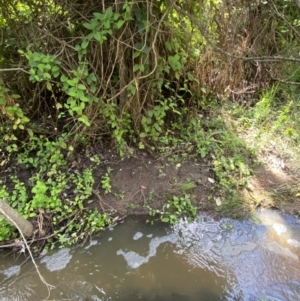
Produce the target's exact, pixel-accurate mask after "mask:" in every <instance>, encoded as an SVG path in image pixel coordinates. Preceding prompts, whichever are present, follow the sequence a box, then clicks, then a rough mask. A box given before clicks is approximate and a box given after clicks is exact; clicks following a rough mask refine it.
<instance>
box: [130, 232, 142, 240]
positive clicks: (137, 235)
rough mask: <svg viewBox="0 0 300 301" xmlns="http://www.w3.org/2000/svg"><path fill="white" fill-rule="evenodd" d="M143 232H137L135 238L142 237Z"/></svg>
mask: <svg viewBox="0 0 300 301" xmlns="http://www.w3.org/2000/svg"><path fill="white" fill-rule="evenodd" d="M143 235H144V234H143V233H142V232H136V233H135V234H134V236H133V240H138V239H140V238H141V237H143Z"/></svg>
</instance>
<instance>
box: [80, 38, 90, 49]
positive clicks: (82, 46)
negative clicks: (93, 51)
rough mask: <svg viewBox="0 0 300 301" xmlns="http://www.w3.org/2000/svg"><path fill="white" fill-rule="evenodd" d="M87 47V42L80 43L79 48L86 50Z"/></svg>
mask: <svg viewBox="0 0 300 301" xmlns="http://www.w3.org/2000/svg"><path fill="white" fill-rule="evenodd" d="M88 45H89V41H88V40H84V41H83V42H82V43H81V48H82V49H86V48H87V47H88Z"/></svg>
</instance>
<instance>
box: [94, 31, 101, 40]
mask: <svg viewBox="0 0 300 301" xmlns="http://www.w3.org/2000/svg"><path fill="white" fill-rule="evenodd" d="M94 39H95V40H96V41H97V42H99V43H102V34H101V32H100V31H97V32H95V33H94Z"/></svg>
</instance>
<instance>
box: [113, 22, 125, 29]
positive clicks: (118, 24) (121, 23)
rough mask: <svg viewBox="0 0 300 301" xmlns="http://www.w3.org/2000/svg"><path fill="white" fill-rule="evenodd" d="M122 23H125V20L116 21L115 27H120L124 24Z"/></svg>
mask: <svg viewBox="0 0 300 301" xmlns="http://www.w3.org/2000/svg"><path fill="white" fill-rule="evenodd" d="M124 23H125V20H119V21H118V22H117V24H115V27H116V28H117V29H120V28H121V27H122V26H123V25H124Z"/></svg>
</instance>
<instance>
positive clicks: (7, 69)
mask: <svg viewBox="0 0 300 301" xmlns="http://www.w3.org/2000/svg"><path fill="white" fill-rule="evenodd" d="M10 71H22V72H25V73H27V74H30V73H29V72H28V71H26V70H25V69H23V68H4V69H0V72H10Z"/></svg>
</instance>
